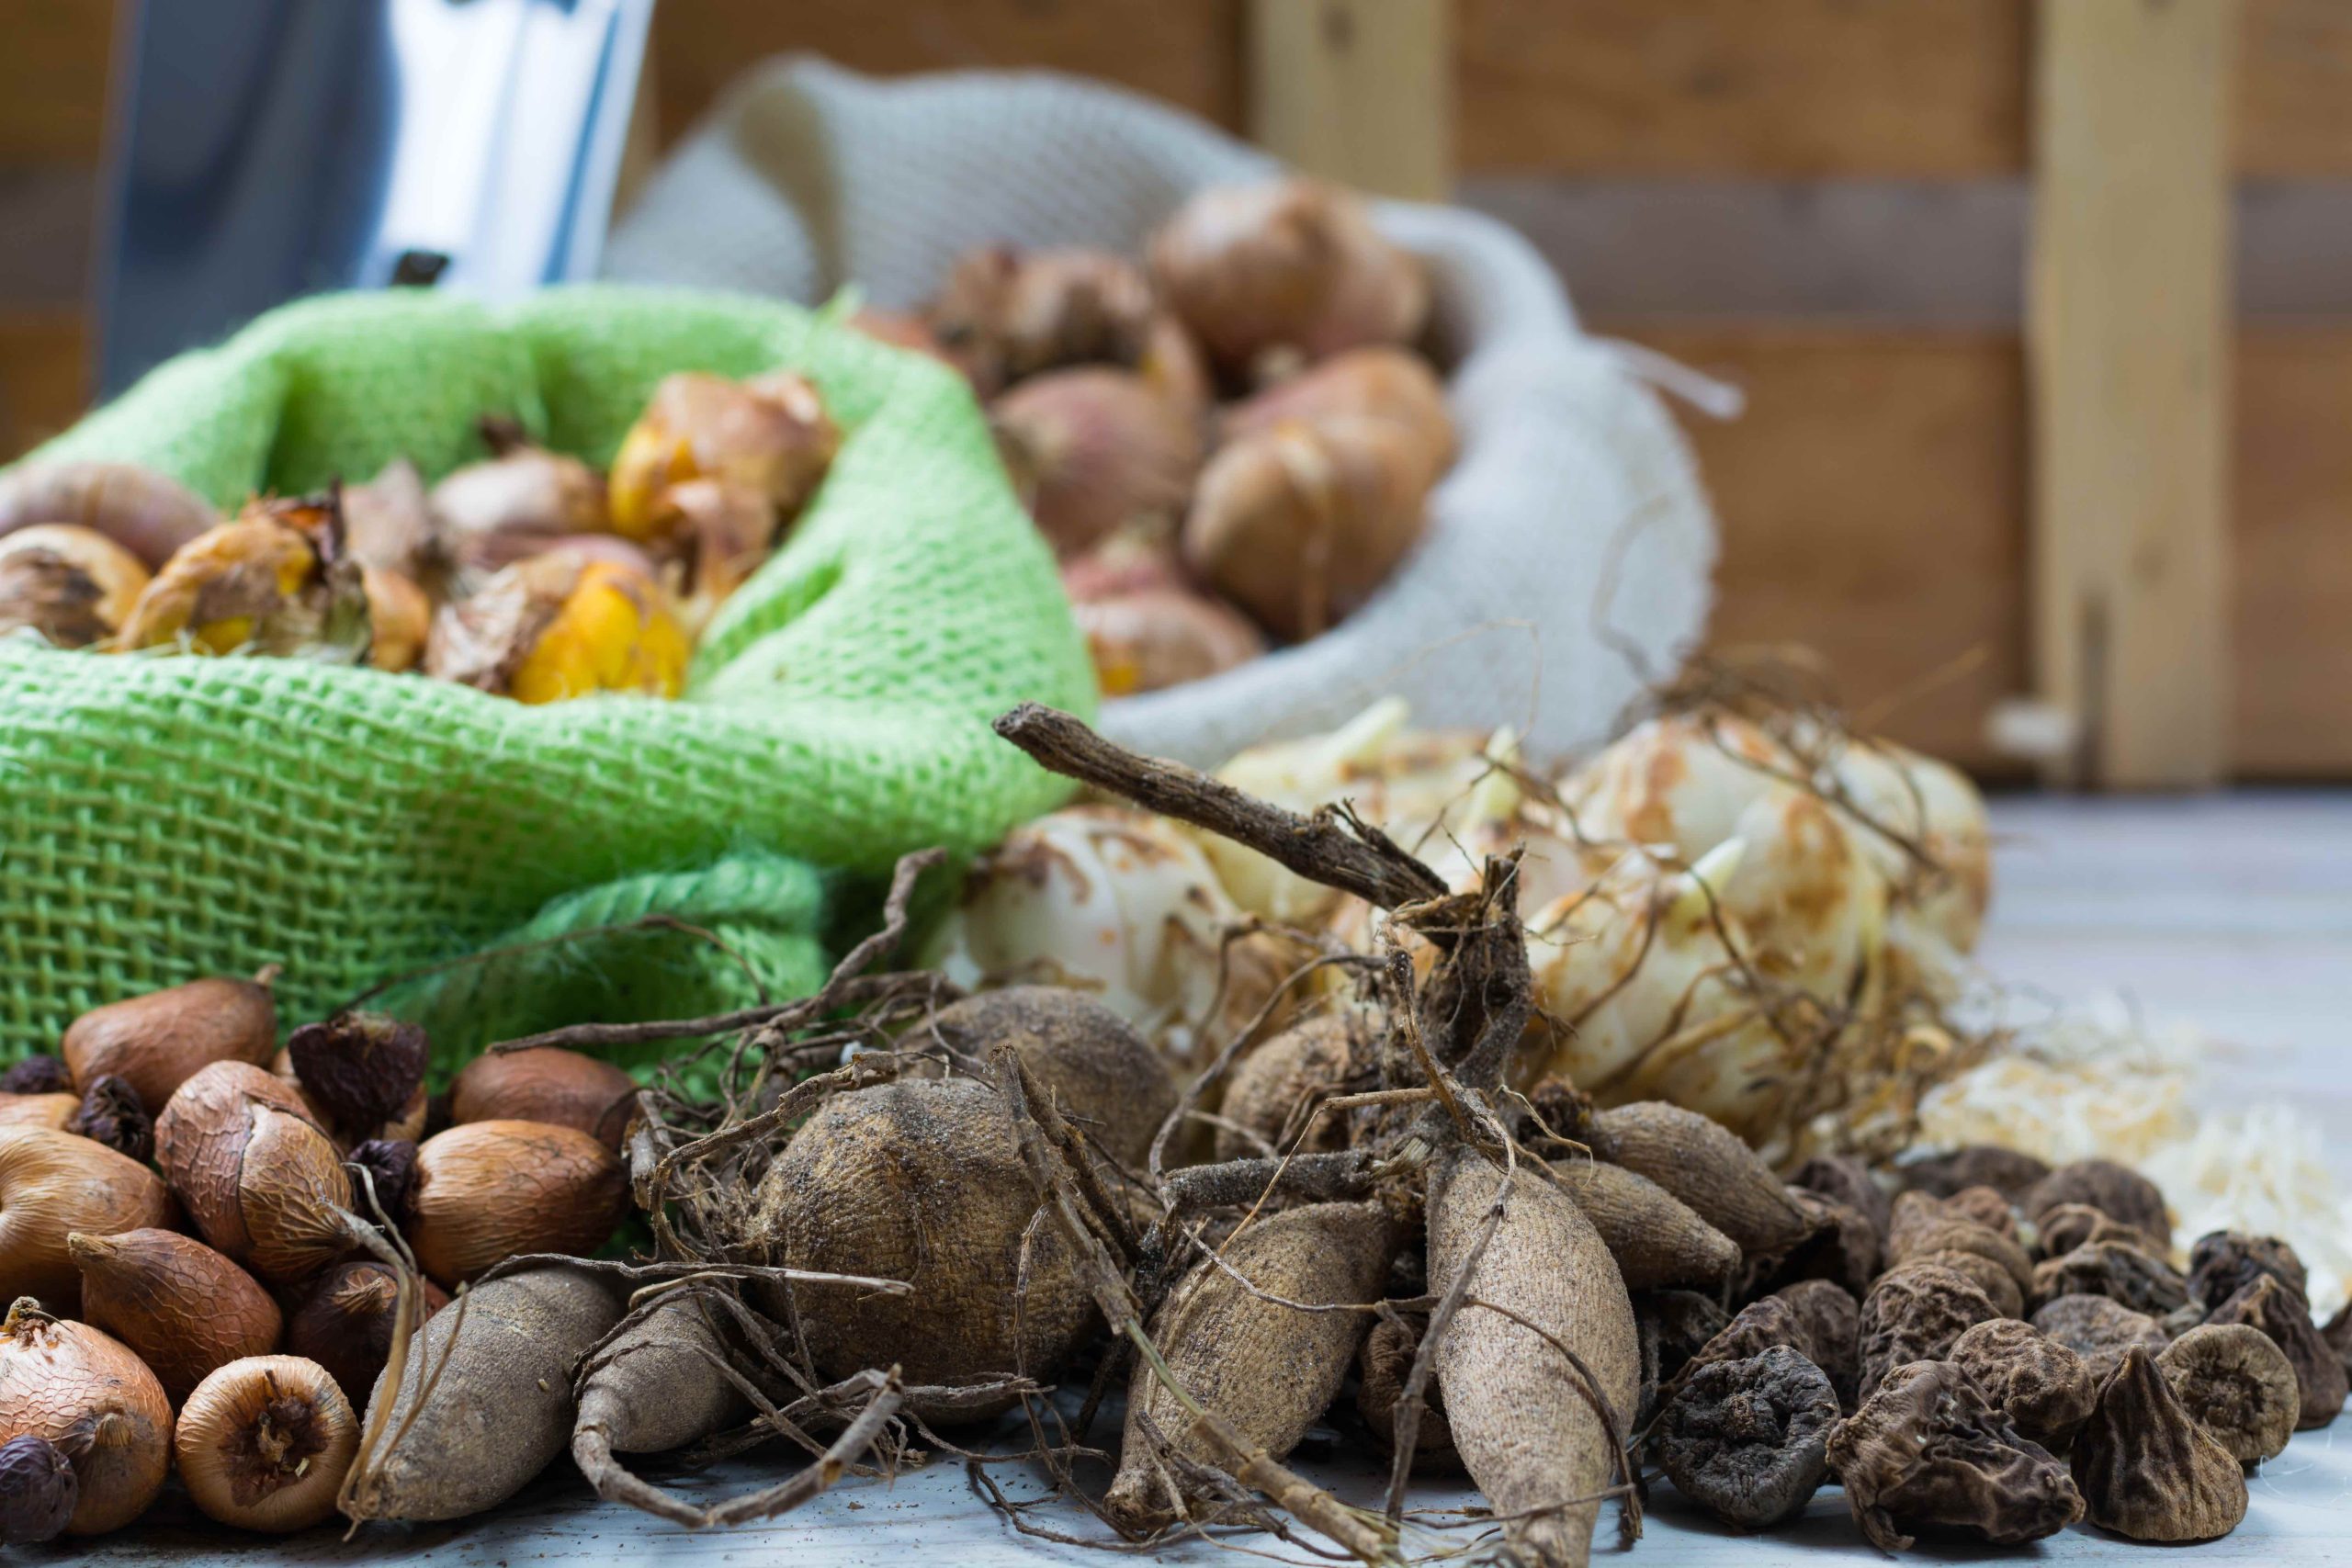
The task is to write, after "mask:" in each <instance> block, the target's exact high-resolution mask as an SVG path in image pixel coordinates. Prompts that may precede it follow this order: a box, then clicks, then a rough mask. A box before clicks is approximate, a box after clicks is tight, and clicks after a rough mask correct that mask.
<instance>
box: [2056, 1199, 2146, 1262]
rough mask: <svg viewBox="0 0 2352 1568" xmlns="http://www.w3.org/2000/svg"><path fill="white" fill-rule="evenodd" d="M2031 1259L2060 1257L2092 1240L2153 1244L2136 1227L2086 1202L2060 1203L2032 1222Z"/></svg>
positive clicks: (2135, 1244) (2139, 1244)
mask: <svg viewBox="0 0 2352 1568" xmlns="http://www.w3.org/2000/svg"><path fill="white" fill-rule="evenodd" d="M2035 1231H2036V1235H2035V1240H2034V1247H2033V1255H2034V1257H2035V1258H2037V1259H2041V1258H2064V1256H2065V1255H2066V1254H2068V1253H2070V1252H2072V1251H2074V1250H2075V1248H2076V1247H2087V1246H2089V1245H2090V1244H2091V1243H2092V1242H2095V1241H2128V1242H2130V1243H2131V1245H2132V1246H2134V1247H2148V1246H2151V1245H2153V1244H2152V1243H2151V1242H2150V1241H2149V1239H2148V1237H2147V1236H2146V1235H2143V1234H2142V1233H2141V1232H2140V1231H2139V1230H2138V1229H2137V1228H2136V1227H2134V1226H2131V1225H2127V1224H2124V1223H2123V1222H2122V1221H2120V1220H2119V1219H2117V1218H2115V1217H2114V1216H2113V1215H2111V1214H2109V1213H2106V1212H2105V1211H2103V1210H2099V1209H2094V1208H2092V1207H2091V1206H2090V1205H2089V1204H2088V1203H2061V1204H2059V1205H2058V1206H2057V1207H2056V1208H2054V1209H2052V1210H2051V1211H2050V1212H2049V1213H2046V1214H2044V1215H2042V1216H2041V1220H2040V1221H2038V1222H2037V1223H2036V1226H2035Z"/></svg>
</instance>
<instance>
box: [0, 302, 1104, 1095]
mask: <svg viewBox="0 0 2352 1568" xmlns="http://www.w3.org/2000/svg"><path fill="white" fill-rule="evenodd" d="M778 365H783V366H788V367H792V368H794V369H797V370H799V371H801V372H802V373H804V374H806V375H808V376H809V377H810V378H812V379H813V380H814V381H815V382H816V384H817V385H818V387H819V389H820V390H821V391H822V393H823V394H824V397H825V400H826V402H827V405H828V407H829V408H830V409H831V412H832V413H833V415H834V417H835V419H836V420H837V421H838V422H839V423H841V424H842V428H843V431H844V433H845V434H844V440H843V442H842V448H841V452H840V456H839V457H838V458H837V459H836V460H835V462H834V464H833V467H832V469H831V474H830V475H829V476H828V478H827V479H826V481H825V484H824V487H823V489H822V490H821V491H820V492H819V494H818V495H817V497H816V499H815V501H814V502H812V503H811V504H810V506H809V509H808V511H807V512H806V513H805V514H804V515H803V516H802V518H801V519H800V521H799V523H798V524H797V526H796V528H795V530H794V532H793V534H792V536H791V537H790V539H789V541H788V543H787V544H786V547H784V548H783V549H782V550H781V551H780V552H778V554H777V555H776V557H775V558H774V559H772V560H771V561H770V562H769V563H768V564H767V565H766V566H765V567H764V568H763V570H761V571H760V573H759V574H758V575H757V576H756V577H754V578H753V579H752V581H751V582H750V583H749V584H747V585H746V586H745V587H744V588H743V589H742V590H741V592H738V593H737V594H736V595H735V596H734V597H733V598H732V599H730V600H729V602H728V604H726V605H725V607H724V608H723V609H722V611H721V612H720V614H719V616H718V619H717V620H716V621H715V622H714V623H713V624H712V626H710V628H709V630H708V633H707V636H706V637H705V638H704V640H703V643H702V646H701V648H700V649H699V650H698V652H697V654H696V657H695V664H694V667H693V670H692V672H691V675H690V679H689V682H688V687H687V690H686V693H685V694H684V699H683V700H681V701H678V702H675V703H663V702H657V701H652V700H650V699H646V698H640V697H633V696H610V697H597V698H589V699H585V700H581V701H576V702H571V703H564V704H557V705H549V706H545V707H526V706H523V705H519V704H515V703H513V702H510V701H507V700H505V699H503V698H498V697H491V696H486V695H483V694H480V693H477V692H474V691H472V690H470V689H468V688H463V687H458V686H452V685H449V684H447V683H445V682H436V681H430V680H426V679H424V678H422V677H420V676H414V675H385V674H380V673H378V672H376V671H368V670H354V669H340V668H326V667H322V666H314V665H311V664H306V663H302V662H299V661H291V660H271V659H262V658H252V659H246V658H232V659H195V658H148V657H121V656H101V655H96V654H90V653H78V652H63V651H58V650H55V649H50V648H48V647H46V646H45V645H43V644H41V643H40V641H39V639H38V638H36V637H31V636H29V635H27V636H21V637H10V638H5V639H0V1047H5V1052H0V1054H5V1055H6V1056H9V1057H13V1056H14V1055H18V1054H21V1053H22V1052H23V1051H25V1050H28V1049H48V1048H51V1047H52V1046H53V1045H54V1043H55V1041H56V1038H57V1036H58V1033H59V1032H60V1031H61V1030H62V1028H63V1027H64V1025H65V1024H66V1023H67V1022H68V1021H70V1020H71V1019H72V1018H73V1017H74V1015H75V1014H76V1013H77V1012H79V1011H81V1010H84V1009H85V1008H87V1007H90V1006H92V1005H95V1004H96V1003H98V1002H102V1001H107V1000H110V999H112V998H118V997H121V996H126V995H130V994H133V993H136V992H140V991H143V990H148V989H152V988H154V987H161V986H167V985H173V984H176V983H178V982H180V981H182V980H186V979H188V978H190V977H192V976H198V975H201V974H209V973H244V972H250V971H252V970H254V969H256V968H258V967H259V966H260V965H261V964H265V963H278V964H284V965H285V966H286V974H285V977H284V978H283V979H282V980H281V981H280V982H279V988H278V994H279V997H280V998H281V1002H282V1004H283V1011H284V1012H285V1014H286V1016H287V1017H288V1019H289V1020H300V1019H303V1018H308V1017H313V1016H317V1015H318V1014H320V1013H322V1012H323V1011H324V1010H328V1009H330V1008H332V1007H334V1005H336V1004H338V1003H340V1002H342V1001H344V1000H345V999H347V998H350V997H351V996H352V995H353V994H354V993H355V992H356V991H358V990H360V989H361V988H363V987H367V986H369V985H371V984H373V983H375V982H377V981H379V980H381V979H383V978H385V977H387V976H390V975H394V974H399V973H405V972H408V971H413V970H416V969H419V968H422V967H424V966H427V965H431V964H437V963H441V962H443V961H446V960H448V959H451V958H453V957H456V956H458V955H461V954H465V953H473V952H477V951H479V950H482V949H484V948H493V947H494V948H499V949H507V948H510V947H511V948H515V952H514V953H512V954H510V955H508V956H504V957H502V958H499V959H498V960H496V961H495V962H492V963H490V964H460V965H457V966H453V967H450V968H447V969H444V970H442V971H441V972H439V973H438V974H436V975H434V976H427V977H425V978H424V979H423V980H421V981H418V982H415V983H413V984H411V985H409V986H407V987H403V989H402V990H401V991H400V992H399V993H397V997H398V1002H399V1005H398V1010H401V1011H404V1012H408V1013H410V1014H412V1015H414V1016H419V1017H422V1018H424V1020H425V1021H427V1022H428V1023H429V1024H431V1025H432V1026H434V1027H435V1038H436V1046H437V1053H438V1054H439V1055H442V1057H443V1059H444V1061H445V1063H446V1062H447V1059H448V1058H449V1057H450V1056H452V1055H456V1054H458V1053H460V1052H463V1051H465V1050H467V1049H469V1048H471V1047H472V1046H474V1045H477V1044H479V1043H481V1042H482V1041H484V1040H486V1039H489V1038H492V1037H497V1036H503V1035H508V1034H512V1033H515V1032H523V1031H526V1030H528V1029H531V1028H535V1027H540V1026H544V1025H546V1024H548V1023H550V1022H557V1021H568V1020H570V1019H572V1018H577V1017H582V1016H590V1015H594V1016H604V1017H611V1018H649V1017H675V1016H681V1015H683V1014H687V1013H692V1012H695V1011H698V1010H706V1009H709V1008H717V1007H725V1006H731V1005H735V1004H738V1003H740V1002H742V1001H744V1000H747V999H749V998H751V997H752V996H753V995H755V994H756V993H757V990H758V989H759V988H760V987H766V988H768V989H770V990H772V991H775V992H778V993H782V994H789V992H790V991H792V990H794V989H801V988H806V987H809V986H810V985H812V984H813V982H814V980H815V979H816V978H817V976H818V975H819V974H820V968H821V964H822V962H823V956H822V953H821V951H820V942H819V933H820V912H821V910H822V906H823V897H822V892H823V889H824V888H825V887H827V886H831V885H833V883H834V882H835V881H836V880H837V879H839V878H842V877H845V878H847V879H848V880H851V881H853V882H854V881H855V880H857V879H861V878H871V877H874V876H877V875H879V874H883V873H885V872H887V871H888V867H889V865H890V863H892V861H893V860H894V859H895V858H896V857H897V856H898V855H899V854H900V853H902V852H906V851H909V850H912V849H917V848H922V847H924V846H927V845H931V844H944V845H946V846H948V847H949V848H951V849H954V850H958V851H966V850H970V849H974V848H978V847H979V846H981V845H983V844H985V843H987V842H988V841H989V840H992V839H993V838H994V837H996V836H997V835H998V834H1000V833H1001V831H1002V830H1003V829H1005V828H1006V827H1008V826H1009V825H1011V824H1012V823H1013V822H1015V821H1018V820H1020V819H1022V818H1024V817H1026V816H1030V815H1034V814H1035V812H1037V811H1039V810H1042V809H1045V808H1046V807H1050V806H1051V805H1052V804H1053V802H1054V801H1055V800H1056V799H1057V795H1058V791H1057V785H1056V784H1055V782H1054V781H1052V780H1050V779H1048V778H1047V777H1046V775H1045V774H1043V773H1040V772H1038V771H1037V770H1035V768H1033V767H1032V766H1031V765H1030V764H1029V763H1028V762H1027V761H1025V760H1024V759H1023V758H1021V757H1020V756H1019V755H1017V754H1016V753H1015V752H1013V751H1012V749H1011V748H1009V747H1006V746H1003V745H1002V744H1001V743H1000V742H998V741H997V740H996V739H994V737H993V736H992V735H991V734H990V733H989V728H988V721H989V718H990V717H991V716H994V715H995V714H997V713H999V712H1001V710H1002V709H1004V708H1005V707H1006V706H1008V705H1011V704H1012V703H1013V702H1016V701H1018V700H1020V699H1022V698H1024V697H1035V698H1039V699H1041V700H1045V701H1048V702H1053V703H1056V704H1058V705H1065V706H1072V707H1078V708H1080V709H1081V710H1083V709H1084V708H1085V706H1086V705H1088V704H1089V703H1090V702H1091V690H1092V681H1091V674H1090V671H1089V669H1088V666H1087V662H1086V658H1085V653H1084V649H1083V647H1082V646H1081V644H1080V641H1079V638H1078V636H1077V633H1076V631H1075V629H1074V628H1073V626H1072V625H1071V623H1070V619H1069V613H1068V611H1067V609H1066V607H1065V606H1064V604H1063V602H1062V599H1061V595H1060V592H1059V589H1058V586H1057V582H1056V579H1055V574H1054V569H1053V564H1052V561H1051V558H1050V557H1049V556H1048V554H1047V552H1046V548H1045V547H1044V546H1043V544H1042V543H1041V542H1040V541H1039V540H1038V538H1037V537H1036V535H1035V530H1033V529H1032V528H1031V527H1030V526H1029V525H1028V522H1027V520H1026V519H1025V518H1024V517H1023V514H1022V512H1021V509H1020V507H1019V505H1018V503H1017V502H1016V501H1015V499H1014V497H1013V496H1012V493H1011V491H1010V490H1009V489H1008V487H1007V486H1006V484H1005V483H1004V481H1003V479H1002V477H1001V469H1000V468H999V466H998V464H997V461H996V458H995V455H994V452H993V450H992V448H991V446H990V443H989V434H988V431H987V429H986V427H985V425H984V423H983V422H982V419H981V417H980V414H979V412H978V408H977V407H976V405H975V404H974V403H973V401H972V400H971V398H970V397H969V395H968V394H967V392H966V390H965V389H964V387H963V385H962V383H961V382H960V381H959V380H957V379H956V378H955V377H954V376H953V375H952V374H951V373H949V372H948V371H946V370H944V369H943V368H941V367H937V366H935V365H933V364H932V363H931V362H929V361H927V360H924V359H922V358H920V357H918V356H916V355H908V354H904V353H900V352H897V351H894V350H890V349H887V348H884V347H882V346H880V345H879V344H875V343H873V342H872V341H870V340H869V339H867V338H865V337H864V336H863V335H861V334H859V333H854V332H851V331H849V330H847V329H845V328H841V327H837V326H834V325H831V324H830V323H829V322H828V321H825V320H824V319H823V318H822V317H820V316H814V315H811V314H809V313H808V312H806V311H802V310H795V309H792V308H791V307H788V306H783V305H778V304H774V303H771V302H766V301H755V300H750V299H738V298H732V297H725V296H712V295H701V294H681V293H669V292H659V291H650V290H636V289H621V288H571V289H558V290H551V291H549V292H547V293H545V294H542V295H539V296H537V297H535V298H533V299H530V300H529V301H527V302H526V303H523V304H519V305H516V306H514V307H512V308H508V309H492V308H489V307H485V306H482V305H480V304H477V303H472V302H469V301H465V300H462V299H450V298H445V297H441V296H436V295H431V294H424V293H391V294H368V295H345V296H330V297H326V298H322V299H312V300H307V301H304V302H301V303H300V304H296V305H291V306H288V307H286V308H284V309H281V310H276V311H273V312H271V313H270V314H269V315H266V316H265V317H263V318H261V319H260V320H258V321H254V323H253V324H252V325H251V326H249V327H248V328H246V329H245V330H244V331H243V332H242V333H238V334H237V335H236V336H235V337H233V338H232V339H231V340H229V341H228V342H227V343H226V344H222V345H221V346H220V347H217V348H213V349H209V350H205V351H202V352H198V353H192V354H188V355H183V356H181V357H180V358H178V359H176V360H174V361H173V362H171V363H170V364H167V365H165V366H163V367H160V368H158V369H157V370H156V371H155V372H154V373H153V374H152V375H150V376H149V377H147V378H145V379H144V380H142V381H141V382H140V384H139V385H138V386H136V387H135V388H133V389H131V390H130V392H128V393H126V394H125V395H124V396H123V397H121V398H120V399H119V400H116V401H115V402H113V403H112V404H110V405H108V406H107V407H106V408H104V409H101V410H99V411H97V412H95V413H93V414H92V415H91V416H90V417H89V418H87V419H86V420H85V421H84V422H83V423H81V424H80V425H78V426H76V427H75V428H74V430H72V431H70V432H68V433H67V434H64V435H63V436H62V437H60V438H59V439H57V440H56V441H54V442H52V443H51V444H50V445H49V446H45V447H43V448H42V449H40V451H38V452H36V453H34V454H33V455H32V457H31V458H29V459H28V460H29V461H40V460H44V459H51V458H59V459H62V458H67V457H114V458H122V459H127V460H130V461H132V462H138V463H142V464H146V465H148V466H150V467H152V468H156V469H159V470H161V471H163V472H164V473H168V474H171V475H173V476H175V477H176V478H178V479H181V480H182V481H184V482H185V483H187V485H189V486H190V487H191V488H193V489H194V490H196V491H198V492H200V493H202V494H204V495H206V496H209V498H210V499H211V500H212V501H214V502H217V503H219V504H220V505H222V506H224V507H226V506H232V505H234V504H235V503H237V502H240V501H242V500H243V498H244V497H245V496H246V495H248V494H250V493H252V492H254V491H303V490H308V489H313V488H316V487H318V486H321V485H322V484H324V483H325V482H326V481H327V480H328V479H330V478H332V477H334V476H336V475H346V476H350V477H352V478H354V479H360V478H365V477H367V476H368V475H371V474H373V473H374V472H375V471H376V470H377V469H378V468H380V467H381V466H382V465H383V464H385V463H386V462H388V461H390V459H392V458H394V457H410V458H412V459H413V460H414V461H415V462H416V463H417V464H418V465H419V467H421V468H424V471H425V472H426V474H427V475H428V477H435V476H438V475H439V474H441V473H444V472H446V471H447V470H448V469H450V468H454V467H456V466H458V464H460V463H463V462H466V461H469V460H472V459H474V458H477V457H481V455H482V450H481V446H480V443H479V440H478V438H477V436H476V434H475V421H476V419H477V418H478V416H480V415H481V414H484V413H505V414H511V415H513V416H515V418H517V419H519V420H520V421H521V422H522V423H523V424H524V425H525V426H526V428H527V429H528V430H529V431H530V432H531V433H532V434H534V435H535V436H537V438H538V439H540V440H542V441H544V442H545V443H547V444H548V445H549V446H554V447H556V448H558V449H560V450H562V451H567V452H573V453H577V454H579V455H580V456H581V457H585V458H587V459H588V460H589V461H591V462H593V463H597V464H600V465H601V464H603V463H605V462H607V461H608V460H609V459H610V458H611V457H612V455H613V452H614V450H615V448H616V446H618V444H619V442H620V438H621V435H622V434H623V432H624V431H625V430H626V429H627V428H628V424H629V423H630V421H631V420H633V419H634V418H635V417H636V415H637V413H638V412H639V409H640V408H641V407H642V406H643V404H644V402H645V400H646V398H647V396H648V395H649V394H650V391H651V390H652V388H653V385H654V383H655V381H656V380H657V379H659V378H661V377H662V375H664V374H667V373H668V372H671V371H674V370H683V369H707V370H714V371H718V372H720V373H722V374H727V375H735V376H741V375H748V374H751V373H753V372H756V371H759V370H763V369H766V368H769V367H775V366H778ZM654 912H666V913H668V914H670V915H672V916H674V917H675V918H676V919H677V920H678V921H680V922H683V923H684V924H688V925H692V926H694V927H696V928H699V931H700V932H703V933H707V936H708V937H715V938H717V939H718V941H717V942H712V941H710V940H707V937H706V936H704V935H702V934H693V933H687V932H684V931H675V930H671V931H655V932H651V933H647V932H645V931H632V932H628V933H625V934H615V935H610V936H605V937H600V938H595V939H594V940H591V941H587V942H548V941H546V940H545V939H548V938H551V937H557V936H560V935H561V934H562V933H564V932H566V931H581V930H583V929H595V928H603V927H606V926H611V925H616V924H624V923H626V922H628V921H629V920H631V919H636V918H637V917H639V916H642V915H645V914H649V913H654ZM720 943H723V944H724V946H723V947H722V946H721V945H719V944H720ZM531 944H536V945H531Z"/></svg>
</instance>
